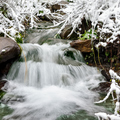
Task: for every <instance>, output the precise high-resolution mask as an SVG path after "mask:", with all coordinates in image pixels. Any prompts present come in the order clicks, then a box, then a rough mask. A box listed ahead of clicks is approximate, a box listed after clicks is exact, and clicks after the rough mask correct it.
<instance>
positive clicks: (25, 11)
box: [0, 0, 52, 39]
mask: <svg viewBox="0 0 120 120" xmlns="http://www.w3.org/2000/svg"><path fill="white" fill-rule="evenodd" d="M48 1H49V0H46V1H44V0H42V1H41V0H0V33H4V35H6V36H8V37H10V38H12V39H14V38H15V37H16V35H17V37H19V34H18V33H19V32H20V31H24V30H25V25H24V22H27V21H29V22H28V23H29V24H30V27H31V28H33V27H36V22H35V19H37V18H36V16H37V15H38V16H39V15H44V14H49V13H50V10H49V9H47V8H46V6H45V5H46V2H48ZM43 2H44V3H45V4H42V3H43ZM51 2H52V1H51ZM40 11H43V12H40Z"/></svg>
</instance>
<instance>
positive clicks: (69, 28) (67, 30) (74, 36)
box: [60, 25, 78, 40]
mask: <svg viewBox="0 0 120 120" xmlns="http://www.w3.org/2000/svg"><path fill="white" fill-rule="evenodd" d="M71 31H72V25H66V26H65V28H64V29H63V30H62V31H61V34H60V37H61V38H62V39H71V40H76V39H77V38H78V35H77V33H75V32H73V33H72V34H71V35H70V36H69V34H70V33H71Z"/></svg>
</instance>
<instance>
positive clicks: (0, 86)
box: [0, 80, 7, 90]
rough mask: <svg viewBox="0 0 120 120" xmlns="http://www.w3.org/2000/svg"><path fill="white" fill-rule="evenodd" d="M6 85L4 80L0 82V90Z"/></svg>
mask: <svg viewBox="0 0 120 120" xmlns="http://www.w3.org/2000/svg"><path fill="white" fill-rule="evenodd" d="M6 83H7V81H6V80H0V90H1V88H2V87H3V86H4V85H5V84H6Z"/></svg>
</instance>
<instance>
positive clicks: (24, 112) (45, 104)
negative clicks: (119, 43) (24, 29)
mask: <svg viewBox="0 0 120 120" xmlns="http://www.w3.org/2000/svg"><path fill="white" fill-rule="evenodd" d="M21 47H22V49H23V53H22V55H21V58H20V59H19V61H17V62H16V63H14V65H13V66H12V68H11V70H10V72H9V74H8V76H7V79H8V80H9V82H8V83H7V84H6V85H5V86H4V88H3V89H4V90H5V91H6V92H7V94H6V95H4V97H3V98H2V103H3V104H7V105H8V106H9V108H11V109H13V112H12V114H10V115H7V116H4V117H3V120H56V119H58V120H70V119H71V120H96V118H94V117H90V116H94V113H95V112H97V111H101V110H103V111H104V109H103V108H100V107H98V106H96V105H94V101H95V100H97V97H98V94H97V93H95V92H93V91H91V90H90V89H92V88H94V87H96V86H97V85H98V83H99V81H100V79H101V77H102V76H101V74H100V73H99V71H98V70H97V69H96V68H93V67H89V66H87V65H86V64H85V63H84V60H83V57H82V55H81V53H80V52H79V51H77V50H75V49H73V48H70V46H69V44H63V43H56V44H54V45H48V44H43V45H38V44H31V43H26V44H21ZM78 114H79V115H78ZM69 115H70V116H71V117H70V116H69ZM66 116H69V117H66ZM73 116H74V117H73Z"/></svg>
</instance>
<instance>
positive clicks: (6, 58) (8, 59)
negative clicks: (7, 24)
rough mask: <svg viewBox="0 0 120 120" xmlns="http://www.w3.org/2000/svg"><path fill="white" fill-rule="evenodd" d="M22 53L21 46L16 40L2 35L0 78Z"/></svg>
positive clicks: (0, 41) (0, 43)
mask: <svg viewBox="0 0 120 120" xmlns="http://www.w3.org/2000/svg"><path fill="white" fill-rule="evenodd" d="M20 54H21V48H20V46H19V45H18V44H17V43H16V42H15V41H13V40H12V39H10V38H6V37H0V78H1V77H2V76H4V75H6V74H7V73H8V71H9V68H10V66H11V64H12V63H13V62H14V61H15V60H16V59H17V58H19V56H20Z"/></svg>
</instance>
